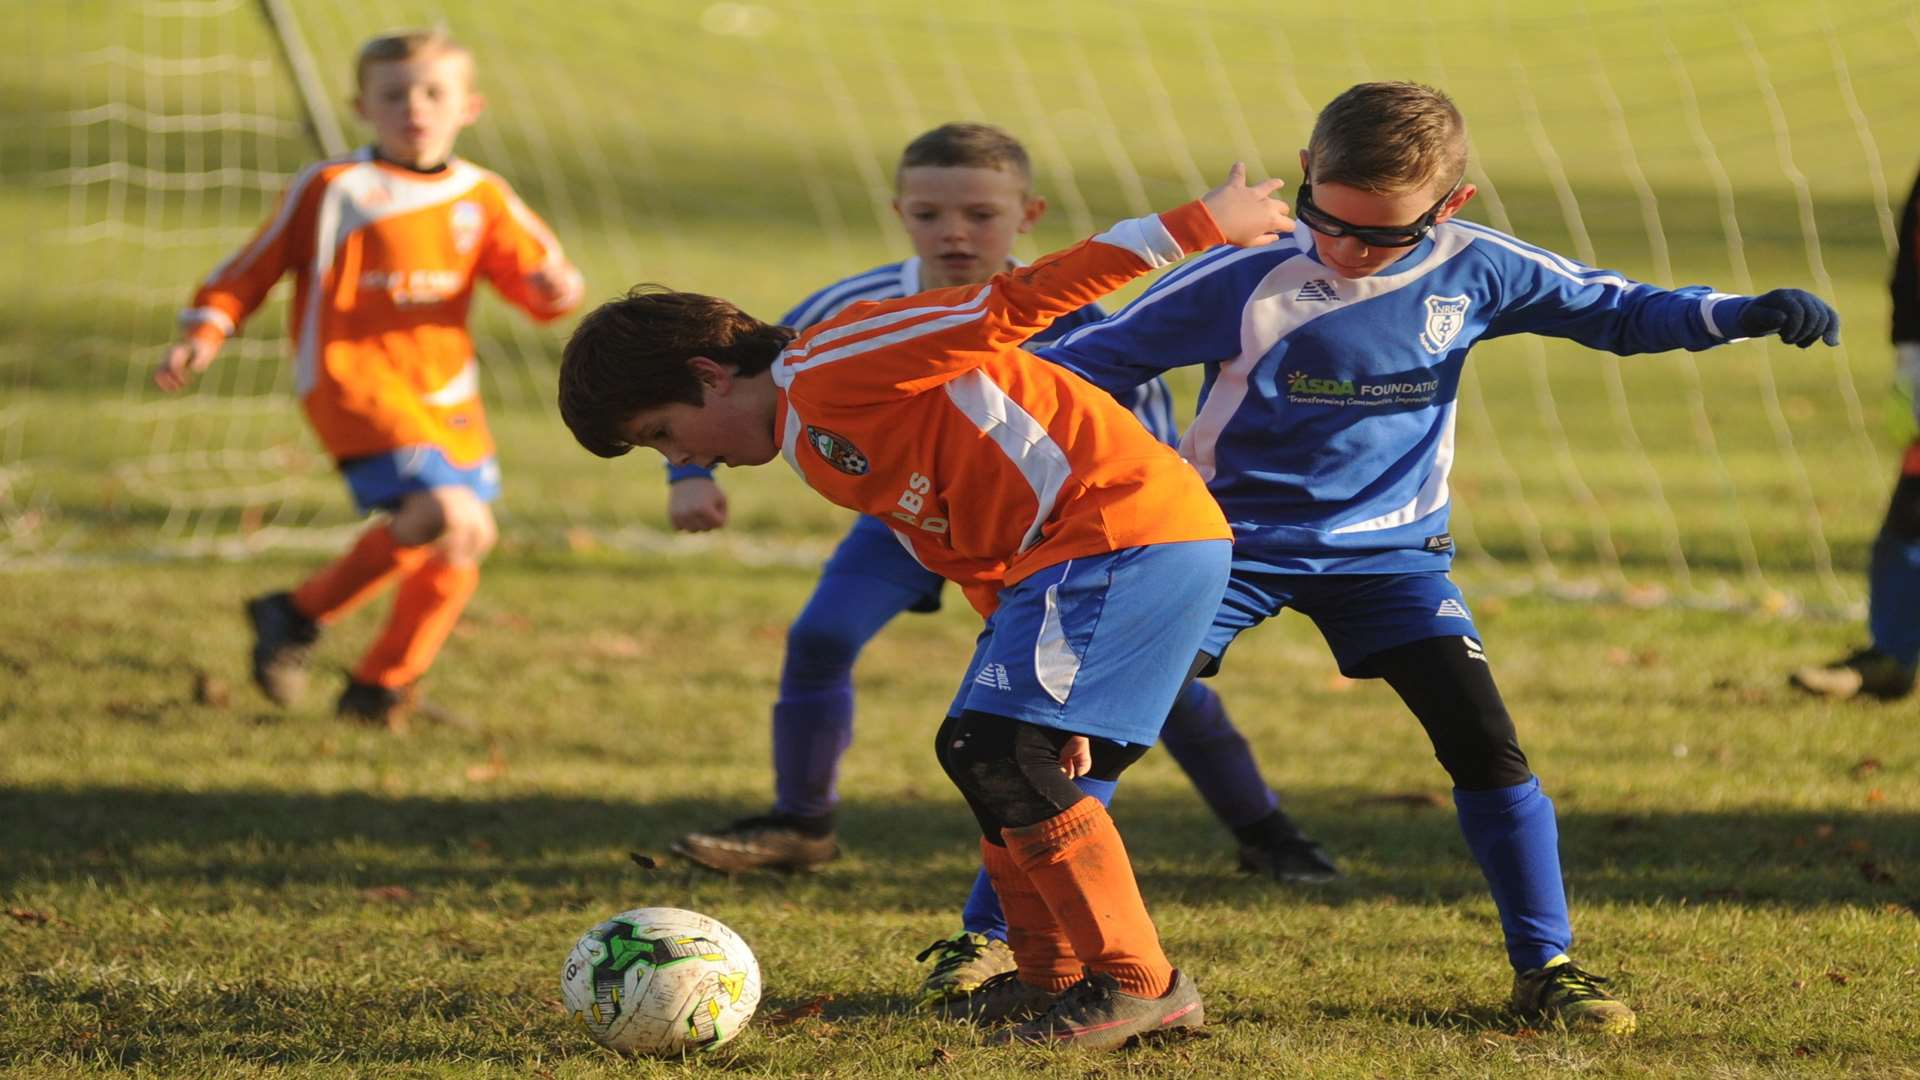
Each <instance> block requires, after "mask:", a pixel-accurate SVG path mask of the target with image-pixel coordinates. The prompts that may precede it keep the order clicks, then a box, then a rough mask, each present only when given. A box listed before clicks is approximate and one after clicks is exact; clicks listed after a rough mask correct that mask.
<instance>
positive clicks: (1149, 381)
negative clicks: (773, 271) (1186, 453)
mask: <svg viewBox="0 0 1920 1080" xmlns="http://www.w3.org/2000/svg"><path fill="white" fill-rule="evenodd" d="M922 291H924V290H923V289H922V288H921V286H920V256H918V255H915V256H914V257H913V258H911V259H907V260H906V261H904V262H897V263H888V264H887V265H885V266H876V267H874V268H873V269H871V270H869V271H867V272H866V273H864V274H855V275H853V276H852V277H850V278H843V279H841V280H839V281H836V282H834V283H833V284H832V285H829V286H827V287H826V288H824V289H821V290H820V291H819V292H816V293H814V294H813V295H811V296H809V297H807V298H806V299H805V300H802V301H800V303H799V304H798V305H797V306H795V307H794V309H793V310H792V311H789V312H787V314H786V315H785V317H783V318H782V319H781V320H780V323H781V325H783V326H791V327H793V328H794V329H795V330H805V329H806V328H808V327H810V326H812V325H814V324H815V323H817V322H820V321H822V320H824V319H828V318H831V317H833V316H834V315H837V314H839V313H840V312H841V310H843V309H844V308H846V307H848V306H849V305H852V304H858V303H861V302H863V301H868V300H898V299H900V298H901V297H905V296H912V295H913V294H915V293H918V292H922ZM1106 317H1107V313H1106V312H1105V311H1102V310H1101V309H1100V305H1099V304H1088V305H1087V306H1086V307H1083V308H1081V309H1080V310H1078V311H1076V312H1074V313H1072V314H1071V315H1063V316H1061V317H1060V318H1058V319H1055V320H1054V321H1053V325H1051V326H1049V327H1047V328H1046V329H1045V330H1042V331H1040V332H1039V333H1038V334H1035V335H1034V336H1033V337H1032V338H1029V339H1028V341H1027V345H1028V346H1029V347H1030V348H1038V347H1039V346H1041V345H1044V344H1046V343H1047V342H1050V341H1058V340H1059V339H1060V338H1061V337H1063V336H1065V335H1066V334H1068V333H1071V332H1072V331H1074V330H1078V329H1079V328H1081V327H1083V326H1091V325H1092V324H1094V323H1097V322H1099V321H1100V320H1102V319H1104V318H1106ZM1113 396H1114V397H1116V398H1118V399H1120V404H1122V405H1125V406H1126V407H1127V408H1128V409H1131V410H1132V411H1133V415H1135V416H1137V417H1139V418H1140V422H1141V423H1142V424H1144V425H1146V429H1147V430H1148V431H1151V432H1152V433H1153V435H1154V437H1155V438H1157V439H1159V440H1160V441H1161V442H1163V443H1166V444H1167V445H1169V446H1171V445H1174V444H1175V442H1176V441H1177V440H1178V439H1179V437H1180V427H1179V424H1178V423H1177V422H1176V421H1175V419H1174V416H1173V393H1172V392H1171V391H1170V390H1168V389H1167V384H1166V381H1165V380H1163V379H1159V378H1156V377H1152V376H1149V377H1147V378H1146V379H1144V380H1137V381H1135V382H1133V383H1132V384H1129V385H1128V386H1126V387H1125V388H1123V389H1117V390H1114V391H1113ZM712 475H713V473H712V472H711V471H709V470H707V469H702V468H700V467H699V466H698V465H685V466H671V465H670V466H668V467H667V477H668V479H669V480H683V479H685V478H687V477H689V476H712Z"/></svg>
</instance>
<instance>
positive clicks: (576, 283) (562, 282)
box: [527, 262, 587, 308]
mask: <svg viewBox="0 0 1920 1080" xmlns="http://www.w3.org/2000/svg"><path fill="white" fill-rule="evenodd" d="M527 284H528V285H531V286H533V291H534V292H536V293H539V294H540V300H541V302H543V303H545V304H546V305H548V306H549V307H556V308H572V307H574V306H575V305H577V304H579V303H580V298H581V297H582V296H583V295H585V294H586V289H587V283H586V280H585V279H583V278H582V277H581V276H580V271H578V270H576V269H574V268H573V264H572V263H565V262H563V263H553V264H550V265H547V266H543V267H541V268H540V269H538V270H535V271H534V272H533V273H531V274H528V275H527Z"/></svg>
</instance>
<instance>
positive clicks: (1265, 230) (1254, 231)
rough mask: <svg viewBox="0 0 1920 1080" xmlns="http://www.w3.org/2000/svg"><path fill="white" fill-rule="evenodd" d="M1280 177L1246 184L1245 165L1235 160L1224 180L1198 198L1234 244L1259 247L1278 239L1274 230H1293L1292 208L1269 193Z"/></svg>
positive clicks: (1278, 187)
mask: <svg viewBox="0 0 1920 1080" xmlns="http://www.w3.org/2000/svg"><path fill="white" fill-rule="evenodd" d="M1285 182H1286V181H1284V180H1268V181H1265V182H1263V183H1259V184H1255V185H1254V186H1252V187H1248V186H1247V166H1246V163H1245V162H1241V161H1236V162H1234V163H1233V168H1232V169H1230V170H1228V172H1227V182H1226V183H1224V184H1221V185H1220V186H1219V187H1217V188H1214V189H1213V190H1212V191H1209V192H1207V193H1206V194H1205V195H1202V196H1201V197H1200V202H1201V204H1202V205H1204V206H1205V207H1206V208H1207V213H1209V214H1212V215H1213V221H1214V224H1216V225H1218V226H1220V231H1221V233H1223V234H1224V235H1225V236H1226V238H1227V243H1229V244H1232V245H1234V246H1235V247H1261V246H1264V245H1266V244H1271V243H1273V242H1274V241H1275V240H1278V239H1279V236H1278V235H1276V234H1278V233H1290V232H1292V231H1293V215H1292V208H1291V207H1289V206H1288V205H1287V204H1286V203H1283V202H1281V201H1280V200H1279V199H1275V198H1273V197H1272V196H1273V193H1274V192H1276V191H1279V190H1280V186H1281V185H1282V184H1284V183H1285Z"/></svg>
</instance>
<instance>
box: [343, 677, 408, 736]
mask: <svg viewBox="0 0 1920 1080" xmlns="http://www.w3.org/2000/svg"><path fill="white" fill-rule="evenodd" d="M413 708H414V700H413V688H412V687H411V686H377V685H375V684H373V683H363V682H361V681H360V680H358V679H353V678H349V679H348V680H347V688H346V689H345V690H342V691H340V701H339V703H338V704H336V705H335V706H334V712H335V714H337V715H338V716H339V717H340V718H341V719H342V720H353V721H356V722H358V723H362V724H367V725H369V726H371V727H384V728H386V729H387V730H388V731H391V732H393V733H394V734H395V735H404V734H406V732H407V729H408V727H410V726H411V723H412V717H413Z"/></svg>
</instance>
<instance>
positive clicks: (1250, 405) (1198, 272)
mask: <svg viewBox="0 0 1920 1080" xmlns="http://www.w3.org/2000/svg"><path fill="white" fill-rule="evenodd" d="M1312 237H1313V234H1312V231H1311V230H1309V229H1306V228H1302V229H1300V230H1298V231H1297V232H1295V234H1294V236H1293V238H1292V239H1290V240H1289V239H1282V240H1280V241H1278V242H1276V243H1274V244H1271V245H1269V246H1267V247H1257V248H1218V249H1215V250H1214V251H1211V252H1208V253H1207V254H1205V255H1202V256H1200V257H1199V258H1197V259H1194V260H1192V261H1190V262H1188V263H1186V264H1184V265H1181V266H1179V267H1176V268H1174V269H1173V270H1172V271H1170V272H1168V273H1167V275H1166V276H1164V277H1162V278H1161V279H1160V280H1159V281H1157V282H1155V283H1154V285H1153V287H1152V288H1151V289H1148V290H1147V291H1146V292H1145V293H1143V294H1142V295H1141V296H1140V297H1139V298H1138V299H1137V300H1135V301H1134V302H1133V303H1132V304H1129V305H1128V306H1127V307H1126V308H1125V309H1124V310H1122V311H1121V312H1120V313H1119V314H1117V315H1115V316H1113V317H1112V318H1110V319H1107V320H1106V321H1104V322H1101V323H1096V324H1094V325H1092V326H1087V327H1082V328H1080V329H1078V330H1075V331H1073V332H1071V333H1069V334H1067V335H1066V336H1065V337H1062V338H1060V339H1059V340H1057V341H1056V342H1055V343H1054V344H1052V345H1050V346H1048V347H1046V348H1044V349H1039V350H1037V351H1038V353H1039V355H1041V356H1042V357H1045V358H1046V359H1049V360H1052V361H1054V362H1056V363H1061V364H1065V365H1067V366H1068V367H1070V368H1072V369H1074V370H1075V371H1078V372H1079V373H1081V374H1082V375H1084V376H1086V378H1087V379H1089V380H1090V381H1092V382H1093V383H1094V384H1095V385H1097V386H1100V387H1103V388H1105V389H1107V390H1109V391H1112V392H1114V393H1120V392H1123V391H1125V390H1127V389H1128V388H1129V387H1133V386H1137V385H1139V384H1140V383H1141V382H1142V381H1143V380H1147V379H1153V378H1156V377H1158V376H1159V375H1160V373H1161V372H1163V371H1166V370H1168V369H1170V368H1174V367H1180V366H1183V365H1189V364H1202V365H1205V378H1204V380H1203V382H1202V386H1201V390H1200V406H1199V412H1198V414H1197V415H1196V416H1195V417H1194V421H1193V424H1192V425H1191V426H1190V427H1189V428H1188V429H1187V433H1186V437H1185V438H1184V439H1183V440H1182V441H1181V444H1180V450H1181V453H1182V454H1184V455H1185V456H1186V457H1187V459H1188V460H1189V461H1191V462H1193V464H1194V465H1195V467H1197V468H1198V469H1199V470H1200V473H1201V475H1202V476H1204V477H1206V479H1207V486H1208V487H1209V489H1210V490H1212V492H1213V494H1214V497H1215V498H1217V499H1219V500H1220V505H1221V507H1222V509H1224V510H1225V511H1226V514H1227V520H1228V521H1229V522H1231V523H1232V525H1233V531H1234V565H1235V566H1236V567H1237V568H1245V569H1248V570H1254V571H1261V572H1270V573H1305V572H1320V573H1343V574H1381V573H1385V574H1393V573H1413V572H1421V571H1432V570H1445V569H1446V568H1447V567H1448V565H1449V564H1450V563H1451V561H1452V558H1453V542H1452V538H1451V536H1450V535H1449V533H1448V524H1447V522H1448V515H1449V509H1450V505H1451V504H1450V498H1449V493H1448V488H1447V475H1448V472H1449V471H1450V470H1451V468H1452V466H1453V453H1454V421H1455V397H1456V395H1457V393H1458V391H1459V385H1460V372H1461V368H1462V366H1463V365H1464V364H1465V362H1466V358H1467V350H1468V349H1470V348H1471V347H1472V346H1473V343H1474V342H1476V341H1479V340H1481V339H1483V338H1492V337H1500V336H1503V335H1507V334H1521V333H1535V334H1548V335H1552V336H1555V337H1564V338H1571V339H1573V340H1575V341H1578V342H1580V343H1581V344H1584V345H1588V346H1591V347H1593V348H1597V349H1606V350H1608V351H1611V352H1615V353H1620V354H1622V355H1626V354H1631V353H1647V352H1661V351H1665V350H1667V349H1674V348H1682V349H1690V350H1699V349H1706V348H1711V347H1713V346H1715V345H1719V344H1722V343H1723V342H1725V341H1727V340H1729V339H1728V337H1727V336H1726V330H1725V328H1726V327H1731V326H1736V325H1738V322H1737V319H1738V316H1739V310H1740V309H1741V308H1743V307H1745V305H1746V304H1747V303H1748V302H1749V298H1746V297H1734V296H1728V295H1726V294H1722V293H1716V292H1713V291H1711V290H1709V289H1706V288H1703V287H1698V286H1689V287H1687V288H1683V289H1679V290H1675V291H1669V290H1666V289H1659V288H1655V287H1654V286H1651V285H1646V284H1642V283H1639V282H1635V281H1630V280H1628V279H1627V278H1625V277H1623V276H1621V275H1619V274H1616V273H1613V272H1611V271H1607V270H1595V269H1592V268H1590V267H1586V266H1582V265H1580V264H1579V263H1576V262H1573V261H1572V260H1569V259H1566V258H1563V257H1561V256H1559V255H1556V254H1554V253H1553V252H1550V251H1547V250H1545V249H1542V248H1538V247H1534V246H1533V245H1531V244H1527V243H1524V242H1522V241H1520V240H1516V239H1514V238H1513V237H1511V236H1508V235H1506V234H1504V233H1501V232H1498V231H1496V230H1493V229H1489V228H1487V227H1485V226H1483V225H1476V224H1472V223H1470V222H1463V221H1450V222H1446V223H1444V224H1442V225H1440V226H1438V227H1437V228H1435V229H1434V230H1433V233H1432V234H1431V235H1430V236H1429V237H1428V238H1427V239H1426V240H1423V241H1422V242H1421V243H1420V244H1419V245H1418V246H1417V247H1414V248H1411V249H1409V251H1408V253H1407V255H1406V256H1405V257H1403V258H1402V259H1401V260H1400V261H1399V262H1396V263H1394V264H1393V265H1392V266H1390V267H1388V268H1387V269H1385V270H1383V271H1382V272H1380V273H1379V274H1377V275H1374V276H1372V277H1367V278H1359V279H1352V280H1349V279H1345V278H1342V277H1340V276H1339V275H1337V274H1334V273H1332V272H1331V271H1329V270H1328V269H1327V268H1326V267H1324V266H1322V265H1321V264H1320V263H1319V262H1318V261H1317V259H1316V257H1315V254H1314V251H1313V238H1312Z"/></svg>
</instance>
